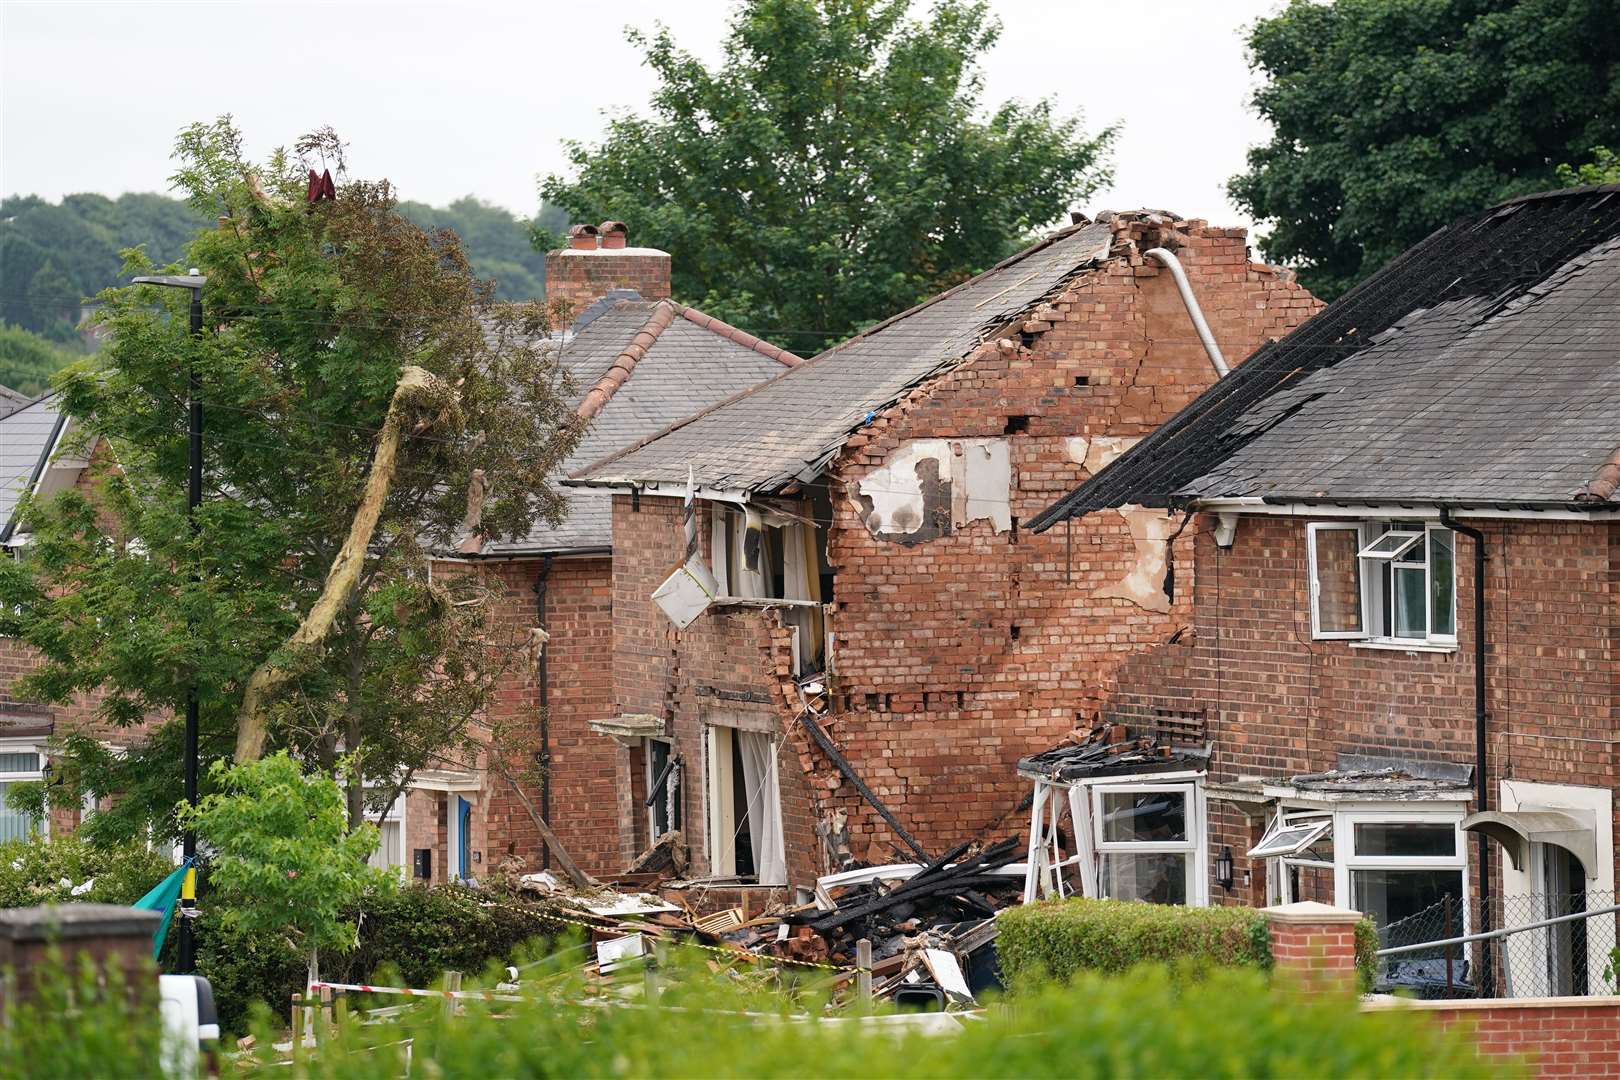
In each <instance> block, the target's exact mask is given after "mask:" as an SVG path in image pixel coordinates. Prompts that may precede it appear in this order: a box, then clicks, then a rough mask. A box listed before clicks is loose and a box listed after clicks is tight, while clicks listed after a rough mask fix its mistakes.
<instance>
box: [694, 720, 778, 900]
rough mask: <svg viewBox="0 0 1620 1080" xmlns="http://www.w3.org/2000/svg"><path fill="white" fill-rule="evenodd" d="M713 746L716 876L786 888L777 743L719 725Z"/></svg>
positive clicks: (712, 865)
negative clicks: (777, 771) (784, 885)
mask: <svg viewBox="0 0 1620 1080" xmlns="http://www.w3.org/2000/svg"><path fill="white" fill-rule="evenodd" d="M707 743H708V745H707V752H708V773H709V775H708V780H709V872H710V874H711V875H712V876H713V877H717V878H732V877H734V878H739V879H741V880H743V881H750V882H755V883H757V884H760V885H783V884H786V882H787V860H786V856H785V854H784V847H783V840H782V797H781V791H780V787H779V785H778V782H777V773H776V740H774V739H772V738H771V737H770V736H769V735H766V734H764V733H763V732H758V731H744V730H741V729H738V728H731V727H723V726H720V725H714V726H711V727H710V728H709V732H708V740H707Z"/></svg>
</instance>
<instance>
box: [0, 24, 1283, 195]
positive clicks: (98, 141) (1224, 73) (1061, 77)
mask: <svg viewBox="0 0 1620 1080" xmlns="http://www.w3.org/2000/svg"><path fill="white" fill-rule="evenodd" d="M732 6H733V5H732V2H731V0H673V2H671V0H663V2H654V0H614V2H613V3H609V4H595V3H581V2H573V3H554V2H538V3H537V2H510V3H493V2H461V3H451V2H440V3H424V4H407V3H389V2H367V0H345V2H331V3H324V4H296V3H230V2H226V0H190V2H180V0H173V2H166V3H158V2H143V0H123V2H117V3H99V2H71V0H51V2H48V3H39V2H33V0H0V39H3V41H0V98H3V102H0V109H3V111H0V123H3V128H0V191H3V192H4V193H5V194H7V195H10V194H17V193H35V194H39V195H43V196H46V197H48V198H51V199H56V198H60V197H61V196H62V195H63V194H66V193H70V192H76V191H99V192H103V193H106V194H109V195H116V194H118V193H120V192H124V191H165V190H167V187H168V181H167V177H168V175H169V173H170V172H171V171H172V167H171V164H170V162H169V157H168V155H169V150H170V148H171V146H172V144H173V141H174V135H175V133H176V132H177V131H178V130H179V129H180V128H181V127H182V126H184V125H185V124H187V123H189V122H191V121H193V120H202V119H210V118H212V117H214V116H217V115H218V114H220V113H225V112H229V113H232V114H234V115H235V116H236V118H237V120H238V123H239V124H240V126H241V127H242V129H243V130H244V132H245V133H246V135H247V138H248V146H249V149H250V150H251V151H252V152H253V153H254V154H255V156H262V155H263V153H264V152H265V151H267V150H268V149H270V148H271V147H273V146H276V145H285V144H288V143H290V142H291V141H292V140H293V139H294V138H296V137H297V136H298V135H299V134H300V133H302V132H304V131H307V130H310V129H312V128H315V127H318V126H320V125H322V124H330V125H332V126H333V127H334V128H336V129H337V130H338V132H339V133H340V134H341V135H342V136H343V138H344V139H345V140H346V141H348V142H349V144H350V167H351V169H352V170H353V171H354V173H355V174H356V175H359V176H365V177H387V178H388V179H390V180H392V181H393V182H394V183H395V185H396V186H397V187H398V189H399V192H400V195H401V197H402V198H406V199H420V200H423V201H426V202H430V203H435V204H441V205H442V204H443V203H446V202H449V201H450V200H452V199H454V198H457V197H459V196H461V195H465V194H473V195H476V196H478V197H479V198H482V199H485V200H488V201H490V202H494V203H498V204H500V205H502V206H505V207H507V208H509V209H511V210H514V211H517V212H519V213H522V214H525V215H527V214H531V213H533V211H534V209H535V207H536V205H537V203H538V196H537V195H536V180H535V178H536V176H537V175H540V174H545V173H547V172H553V171H557V170H560V169H562V168H563V167H564V160H563V152H562V142H563V140H565V139H582V140H586V141H589V140H592V139H594V138H595V137H596V135H597V133H598V132H599V131H600V129H601V116H602V113H603V111H604V110H615V109H621V108H626V107H628V108H640V107H642V106H643V105H644V103H645V102H646V100H647V96H648V93H649V90H650V89H651V86H652V78H651V75H650V73H649V72H648V71H647V69H646V68H644V67H642V66H641V64H640V61H639V56H638V54H637V53H636V52H635V50H633V49H632V48H631V47H630V45H629V44H628V43H626V41H625V40H624V33H623V30H624V27H625V26H627V25H633V26H638V27H643V28H651V27H652V26H653V24H654V23H655V22H657V21H659V20H662V21H664V22H665V23H668V24H669V25H671V26H672V27H673V28H674V29H675V32H676V36H677V38H678V40H679V41H680V42H681V43H682V44H683V45H684V46H685V47H686V48H688V49H690V50H691V51H693V52H695V53H697V54H698V55H699V56H701V57H703V58H704V59H706V60H709V61H713V60H716V59H718V58H719V56H720V42H721V40H722V35H723V33H724V30H725V24H726V20H727V16H728V13H729V12H730V10H731V9H732ZM991 6H992V8H993V9H994V10H995V12H996V13H997V14H998V15H999V16H1000V17H1001V20H1002V22H1003V23H1004V27H1005V28H1004V32H1003V34H1002V39H1001V42H1000V44H999V45H998V46H997V47H996V49H995V50H994V51H993V52H992V53H991V54H990V56H989V57H988V59H987V60H986V62H985V75H986V83H987V95H986V100H987V101H988V102H999V101H1001V100H1004V99H1006V98H1010V97H1016V98H1023V99H1034V98H1040V97H1047V96H1050V97H1054V98H1056V100H1057V101H1058V103H1059V104H1060V106H1061V107H1062V108H1063V109H1065V110H1068V111H1074V110H1079V111H1081V112H1083V113H1084V115H1085V119H1086V124H1087V126H1088V128H1090V129H1093V130H1095V129H1096V128H1099V127H1101V126H1103V125H1105V124H1108V123H1112V122H1115V121H1118V122H1121V123H1122V124H1123V132H1122V134H1121V137H1120V140H1119V142H1118V144H1117V148H1116V152H1115V170H1116V178H1115V181H1114V183H1113V185H1112V186H1111V187H1110V188H1109V189H1108V190H1106V191H1103V192H1100V193H1099V194H1098V195H1096V196H1094V197H1093V198H1092V199H1091V200H1089V205H1087V206H1086V207H1085V209H1087V210H1089V211H1091V212H1093V213H1094V212H1095V211H1097V210H1099V209H1106V208H1108V207H1116V208H1128V207H1140V206H1151V207H1159V208H1165V209H1170V210H1174V211H1177V212H1178V213H1181V214H1183V215H1186V216H1192V217H1205V218H1209V219H1211V220H1212V221H1214V222H1216V223H1228V224H1239V223H1247V222H1246V221H1245V219H1244V218H1243V217H1242V216H1241V215H1240V214H1238V212H1237V211H1236V209H1235V208H1233V207H1232V206H1231V204H1230V203H1229V202H1228V201H1227V198H1226V195H1225V192H1224V191H1223V189H1222V184H1223V181H1224V180H1225V179H1226V178H1227V177H1229V176H1230V175H1232V174H1233V173H1234V172H1236V171H1238V170H1239V169H1240V168H1241V167H1242V165H1243V153H1244V149H1245V148H1246V147H1247V146H1249V145H1250V144H1251V143H1253V142H1256V141H1258V140H1259V139H1261V138H1262V137H1263V136H1264V135H1265V133H1266V129H1265V125H1263V124H1262V123H1261V122H1260V121H1259V120H1258V119H1257V118H1256V117H1255V116H1254V115H1253V114H1252V112H1251V111H1250V110H1249V108H1248V105H1247V99H1248V95H1249V92H1250V89H1251V86H1252V83H1253V79H1252V77H1251V75H1250V73H1249V70H1248V67H1247V65H1246V64H1245V62H1244V50H1243V42H1242V35H1241V31H1242V29H1243V28H1244V27H1246V26H1248V25H1249V24H1250V23H1252V22H1253V21H1254V20H1255V19H1256V18H1257V17H1259V16H1261V15H1265V14H1269V13H1270V12H1272V11H1274V10H1275V9H1276V8H1277V7H1278V6H1280V0H1134V2H1132V0H1071V2H1068V3H1056V2H1041V0H992V4H991Z"/></svg>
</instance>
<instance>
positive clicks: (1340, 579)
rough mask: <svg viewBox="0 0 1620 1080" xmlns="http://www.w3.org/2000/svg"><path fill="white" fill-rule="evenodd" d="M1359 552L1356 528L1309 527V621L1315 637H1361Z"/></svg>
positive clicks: (1359, 544) (1358, 537) (1354, 526)
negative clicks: (1310, 618) (1310, 617)
mask: <svg viewBox="0 0 1620 1080" xmlns="http://www.w3.org/2000/svg"><path fill="white" fill-rule="evenodd" d="M1360 548H1361V540H1360V530H1359V527H1358V526H1356V525H1335V524H1326V523H1317V524H1314V525H1312V526H1311V527H1310V549H1311V616H1312V620H1311V621H1312V630H1313V632H1314V633H1315V635H1316V636H1317V637H1359V636H1360V635H1361V633H1362V618H1361V560H1360V559H1359V558H1357V557H1356V556H1357V553H1358V551H1359V550H1360Z"/></svg>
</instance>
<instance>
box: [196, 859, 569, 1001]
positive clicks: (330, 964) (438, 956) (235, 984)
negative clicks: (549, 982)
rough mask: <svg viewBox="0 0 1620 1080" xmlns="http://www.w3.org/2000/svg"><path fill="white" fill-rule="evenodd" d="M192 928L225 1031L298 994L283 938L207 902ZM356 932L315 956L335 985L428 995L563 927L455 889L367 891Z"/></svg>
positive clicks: (299, 974) (521, 907) (297, 970)
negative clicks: (396, 987) (418, 990)
mask: <svg viewBox="0 0 1620 1080" xmlns="http://www.w3.org/2000/svg"><path fill="white" fill-rule="evenodd" d="M202 906H203V909H204V916H203V920H202V922H201V923H200V925H199V926H198V927H197V970H198V972H199V973H200V974H202V975H205V976H207V977H208V981H209V983H210V985H212V987H213V990H214V1001H215V1003H216V1004H217V1006H218V1008H219V1020H220V1025H221V1026H222V1027H223V1028H224V1030H226V1031H232V1032H239V1033H240V1032H245V1031H247V1030H248V1027H247V1025H248V1018H249V1016H250V1014H251V1011H252V1008H253V1005H254V1003H255V1002H263V1003H264V1005H265V1006H266V1007H267V1008H269V1009H270V1010H271V1011H272V1012H274V1013H276V1014H277V1015H282V1014H284V1013H285V1012H286V1009H287V1002H288V999H289V998H290V997H291V996H292V994H293V993H295V992H297V991H300V990H302V989H303V988H304V981H305V979H306V977H307V974H306V967H305V960H304V958H303V957H302V956H301V955H300V954H299V953H298V952H296V951H294V949H293V947H292V945H291V944H290V943H289V942H288V940H287V937H286V935H284V934H281V933H274V932H271V933H265V932H250V931H248V930H247V929H245V928H244V927H243V926H242V925H241V923H240V922H238V921H236V920H233V919H230V918H228V917H223V915H224V913H220V915H221V916H222V917H218V918H216V917H214V915H215V911H216V909H215V906H214V904H213V902H212V900H211V899H210V898H208V897H207V896H206V894H205V896H204V901H203V905H202ZM346 917H347V918H349V919H352V920H353V921H354V922H355V923H356V924H357V925H358V926H359V942H358V944H357V945H356V946H355V948H354V949H353V950H352V951H350V952H347V953H344V954H341V955H333V956H328V957H323V959H322V964H323V970H324V974H325V976H326V977H327V978H328V979H330V980H332V981H333V982H373V981H379V980H380V979H382V978H386V979H388V980H394V979H398V980H399V984H403V985H405V986H419V987H426V986H433V985H435V984H436V983H438V981H439V980H440V979H441V978H442V977H443V975H444V973H445V972H446V971H460V972H464V973H466V974H469V975H478V974H480V973H482V972H483V971H484V970H485V969H486V968H488V967H489V966H490V965H491V964H497V965H498V964H504V963H506V962H507V961H508V960H509V959H510V958H512V957H513V956H515V955H517V954H519V953H521V952H522V951H523V950H524V946H525V945H526V944H528V943H529V942H531V941H532V940H534V939H535V938H552V937H556V936H558V935H559V934H560V933H561V932H562V931H563V930H564V929H565V924H562V923H559V922H557V921H556V920H555V919H553V918H551V917H549V916H548V915H547V914H546V912H545V911H543V910H539V909H536V908H534V907H532V906H529V905H526V904H522V903H519V902H516V901H513V900H510V899H506V898H503V897H499V896H491V895H490V894H488V893H484V892H479V891H477V890H474V889H469V888H466V887H465V886H462V885H439V886H435V887H432V888H428V887H425V886H421V885H411V886H407V887H404V888H380V889H372V890H370V891H369V892H367V894H366V895H365V896H363V897H362V898H361V899H360V900H359V901H358V902H357V903H356V904H355V905H354V906H353V908H351V909H350V910H349V911H348V912H347V915H346Z"/></svg>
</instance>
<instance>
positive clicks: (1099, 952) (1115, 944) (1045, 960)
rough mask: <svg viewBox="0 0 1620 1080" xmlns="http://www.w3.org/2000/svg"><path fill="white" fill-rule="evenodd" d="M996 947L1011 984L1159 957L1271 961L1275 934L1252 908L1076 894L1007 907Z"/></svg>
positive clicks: (1121, 967) (1114, 970)
mask: <svg viewBox="0 0 1620 1080" xmlns="http://www.w3.org/2000/svg"><path fill="white" fill-rule="evenodd" d="M997 922H998V923H1000V925H1001V936H1000V938H999V939H998V940H997V942H996V950H997V952H998V953H999V955H1000V957H1001V970H1002V972H1003V973H1004V974H1005V975H1006V977H1007V980H1008V982H1009V984H1010V985H1017V984H1019V983H1023V982H1027V981H1030V980H1042V979H1055V980H1057V981H1059V982H1066V981H1068V980H1069V979H1071V978H1072V977H1074V975H1075V974H1076V973H1078V972H1081V971H1094V972H1103V973H1106V974H1120V973H1122V972H1125V971H1128V970H1130V969H1131V968H1133V967H1135V966H1136V965H1138V964H1142V963H1146V962H1150V961H1157V962H1159V963H1163V964H1171V965H1175V966H1177V967H1185V966H1188V965H1191V966H1194V967H1203V966H1216V967H1255V968H1269V967H1270V966H1271V937H1270V934H1269V933H1268V932H1267V929H1266V920H1265V917H1264V916H1263V915H1261V914H1260V913H1259V912H1258V911H1256V910H1255V909H1254V908H1245V907H1208V908H1189V907H1172V906H1169V905H1165V904H1139V903H1131V902H1128V901H1124V900H1088V899H1083V898H1080V897H1075V898H1073V899H1069V900H1060V901H1054V902H1051V903H1040V904H1026V905H1024V906H1023V907H1019V908H1012V909H1009V910H1007V911H1004V912H1002V914H1001V915H1000V917H999V918H998V919H997Z"/></svg>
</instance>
